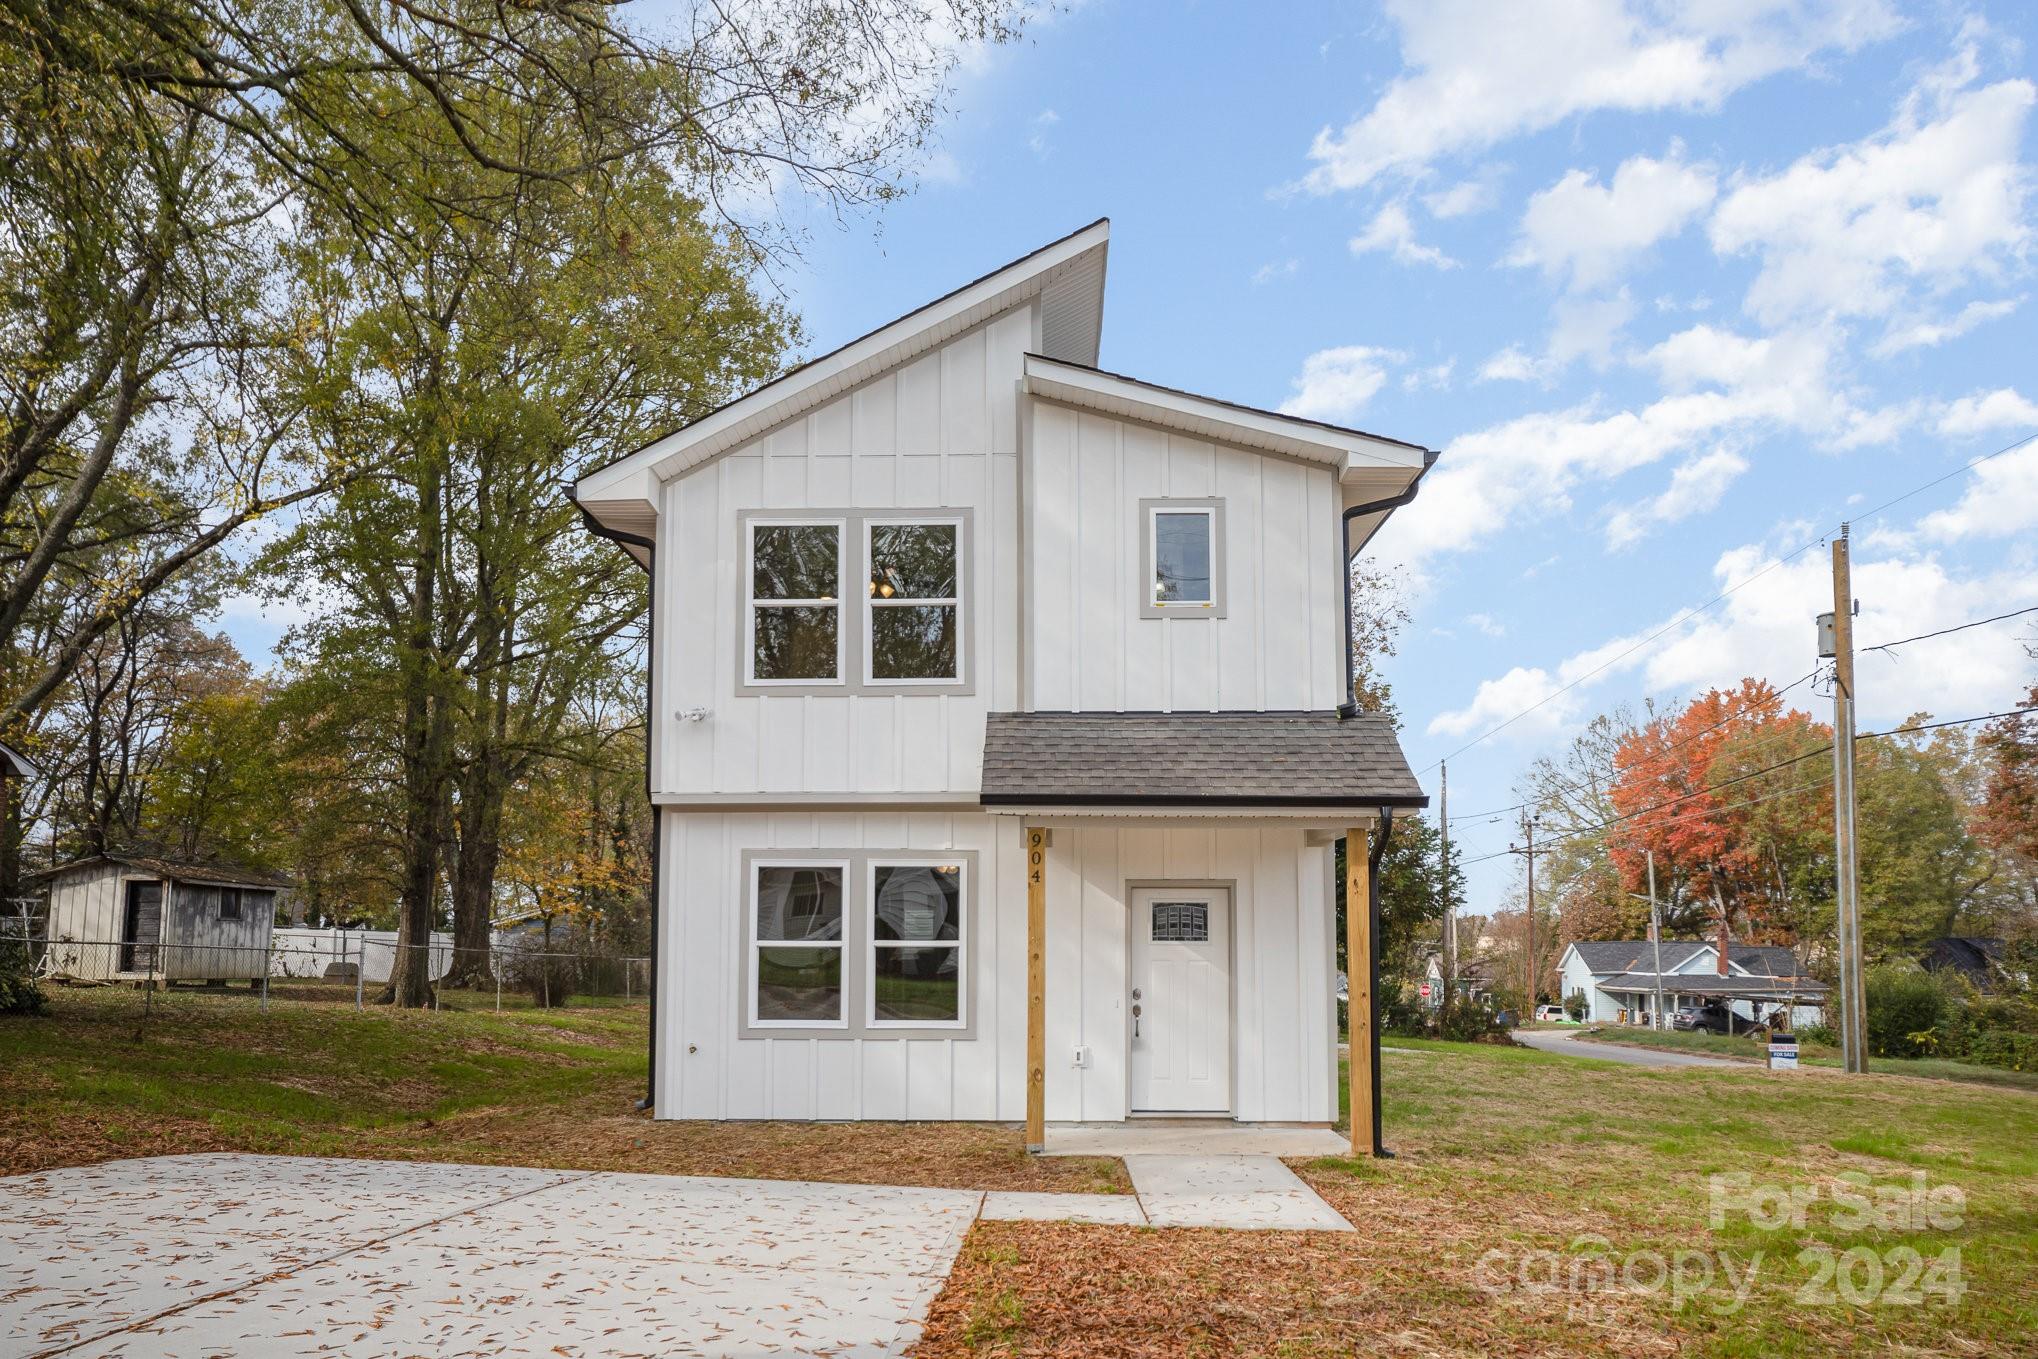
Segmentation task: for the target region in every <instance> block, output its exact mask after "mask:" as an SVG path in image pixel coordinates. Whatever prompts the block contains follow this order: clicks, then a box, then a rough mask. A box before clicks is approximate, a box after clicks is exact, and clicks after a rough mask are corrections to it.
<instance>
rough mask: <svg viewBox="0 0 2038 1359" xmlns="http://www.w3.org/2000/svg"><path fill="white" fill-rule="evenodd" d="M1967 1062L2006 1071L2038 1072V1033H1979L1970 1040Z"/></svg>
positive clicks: (1994, 1031) (1997, 1031)
mask: <svg viewBox="0 0 2038 1359" xmlns="http://www.w3.org/2000/svg"><path fill="white" fill-rule="evenodd" d="M1967 1060H1968V1061H1970V1062H1979V1063H1981V1064H1982V1065H1983V1066H1996V1067H2001V1068H2003V1069H2004V1070H2005V1071H2038V1033H2013V1032H2009V1031H2006V1030H1991V1031H1985V1032H1982V1033H1977V1034H1975V1035H1974V1036H1973V1037H1972V1038H1971V1039H1969V1040H1968V1045H1967Z"/></svg>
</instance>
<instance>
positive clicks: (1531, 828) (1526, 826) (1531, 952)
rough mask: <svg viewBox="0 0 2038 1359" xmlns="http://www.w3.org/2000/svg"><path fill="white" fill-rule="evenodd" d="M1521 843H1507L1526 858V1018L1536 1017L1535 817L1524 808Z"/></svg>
mask: <svg viewBox="0 0 2038 1359" xmlns="http://www.w3.org/2000/svg"><path fill="white" fill-rule="evenodd" d="M1521 830H1522V840H1523V842H1524V843H1523V844H1522V845H1509V846H1508V847H1507V848H1508V850H1509V852H1511V853H1514V854H1522V855H1526V856H1527V858H1528V915H1527V920H1526V922H1525V923H1526V924H1527V926H1528V959H1527V962H1528V1001H1527V1004H1528V1020H1527V1021H1526V1022H1528V1023H1533V1022H1535V1017H1536V818H1535V817H1533V816H1530V815H1529V814H1528V812H1527V810H1526V809H1524V810H1523V812H1522V816H1521Z"/></svg>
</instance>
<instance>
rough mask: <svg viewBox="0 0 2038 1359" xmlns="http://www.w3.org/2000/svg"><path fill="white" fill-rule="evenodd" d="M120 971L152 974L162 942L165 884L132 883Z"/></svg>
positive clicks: (123, 928)
mask: <svg viewBox="0 0 2038 1359" xmlns="http://www.w3.org/2000/svg"><path fill="white" fill-rule="evenodd" d="M120 940H121V947H120V970H121V971H122V972H151V971H154V970H155V966H156V945H157V944H159V943H161V942H162V940H163V884H162V883H160V882H140V881H135V880H130V881H129V882H128V884H127V909H126V910H125V912H123V914H122V917H121V930H120Z"/></svg>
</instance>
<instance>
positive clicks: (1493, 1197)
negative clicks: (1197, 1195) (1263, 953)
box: [919, 1038, 2038, 1359]
mask: <svg viewBox="0 0 2038 1359" xmlns="http://www.w3.org/2000/svg"><path fill="white" fill-rule="evenodd" d="M1389 1046H1390V1047H1392V1048H1398V1049H1404V1050H1405V1051H1401V1052H1393V1051H1390V1052H1388V1053H1387V1054H1386V1055H1385V1057H1384V1067H1383V1082H1382V1084H1383V1087H1384V1091H1385V1111H1384V1114H1385V1119H1384V1121H1385V1135H1386V1141H1387V1145H1388V1146H1389V1148H1391V1149H1392V1150H1393V1151H1394V1152H1395V1153H1396V1157H1395V1159H1393V1160H1391V1161H1373V1160H1370V1159H1365V1160H1351V1159H1349V1158H1346V1157H1327V1158H1324V1159H1322V1160H1317V1161H1311V1162H1301V1163H1297V1164H1296V1169H1297V1171H1298V1172H1299V1173H1300V1174H1301V1175H1302V1176H1303V1178H1305V1179H1306V1180H1308V1181H1309V1182H1310V1183H1311V1184H1312V1185H1314V1186H1315V1187H1316V1189H1317V1190H1318V1192H1320V1193H1321V1194H1323V1196H1324V1197H1325V1198H1326V1199H1327V1200H1329V1201H1330V1202H1331V1203H1332V1205H1333V1206H1335V1207H1336V1208H1337V1209H1338V1210H1339V1211H1340V1212H1342V1213H1344V1214H1345V1216H1346V1217H1347V1218H1348V1219H1350V1220H1351V1222H1352V1223H1353V1224H1354V1225H1356V1226H1357V1228H1358V1230H1357V1231H1356V1232H1354V1233H1351V1234H1349V1235H1322V1234H1314V1233H1272V1232H1245V1233H1231V1232H1210V1231H1180V1230H1176V1231H1164V1232H1152V1231H1149V1232H1133V1231H1129V1230H1127V1229H1123V1228H1108V1227H1087V1226H1078V1225H1073V1224H1059V1223H979V1224H978V1225H977V1227H976V1228H975V1229H974V1230H973V1231H972V1232H971V1235H970V1238H969V1240H968V1242H967V1243H966V1245H965V1247H964V1252H963V1257H962V1261H961V1263H960V1264H959V1266H958V1268H957V1270H956V1272H955V1274H954V1275H953V1276H951V1278H950V1281H949V1284H948V1286H947V1288H946V1289H945V1290H944V1292H943V1294H942V1297H941V1300H940V1302H939V1303H938V1304H937V1306H936V1309H935V1313H934V1316H933V1319H932V1321H931V1323H930V1327H929V1330H928V1334H927V1337H926V1339H925V1340H924V1342H923V1345H922V1349H921V1350H920V1351H919V1352H920V1353H921V1354H922V1355H923V1356H929V1357H932V1356H941V1357H943V1359H946V1357H947V1356H964V1355H981V1354H1007V1353H1010V1354H1025V1355H1054V1354H1066V1353H1077V1352H1097V1353H1108V1354H1113V1355H1121V1356H1154V1357H1155V1359H1158V1356H1162V1355H1174V1354H1208V1355H1245V1354H1277V1355H1286V1356H1323V1357H1324V1359H1329V1356H1333V1355H1350V1354H1354V1353H1356V1354H1412V1355H1431V1354H1566V1355H1588V1354H1589V1355H1622V1356H1626V1355H1662V1356H1673V1355H1675V1356H1684V1355H1704V1356H1748V1357H1749V1359H1753V1357H1755V1356H1772V1355H1775V1356H1799V1355H1870V1354H1874V1355H1881V1354H1911V1355H2004V1356H2008V1355H2029V1354H2032V1353H2034V1352H2038V1096H2033V1095H2031V1094H2027V1093H2024V1092H2022V1091H2018V1090H2012V1089H2003V1088H1991V1087H1986V1086H1979V1085H1966V1084H1955V1083H1951V1082H1944V1081H1927V1080H1912V1079H1904V1078H1901V1077H1892V1076H1883V1075H1871V1076H1866V1077H1845V1076H1841V1075H1839V1074H1837V1073H1833V1072H1829V1071H1824V1070H1818V1069H1812V1070H1805V1071H1797V1072H1770V1071H1766V1070H1763V1069H1761V1068H1758V1067H1754V1066H1750V1067H1748V1068H1746V1069H1745V1070H1744V1069H1738V1068H1737V1069H1712V1068H1680V1069H1674V1070H1656V1069H1651V1068H1643V1067H1636V1066H1625V1065H1615V1064H1612V1063H1605V1062H1594V1061H1585V1060H1580V1059H1578V1058H1574V1057H1565V1056H1559V1055H1550V1054H1544V1053H1541V1052H1536V1051H1533V1050H1530V1049H1526V1048H1518V1047H1502V1046H1493V1045H1486V1044H1477V1045H1472V1044H1452V1043H1435V1042H1428V1041H1424V1040H1417V1039H1400V1038H1397V1039H1394V1040H1392V1042H1391V1043H1390V1044H1389ZM1919 1174H1922V1175H1924V1176H1925V1177H1926V1179H1925V1181H1924V1184H1925V1186H1926V1192H1927V1193H1928V1194H1929V1193H1930V1192H1931V1191H1934V1190H1941V1189H1957V1190H1958V1191H1959V1193H1960V1196H1961V1205H1960V1209H1959V1212H1958V1221H1957V1222H1955V1221H1952V1220H1950V1219H1947V1218H1944V1217H1942V1218H1941V1219H1940V1220H1939V1221H1938V1222H1937V1223H1930V1222H1928V1223H1923V1224H1920V1225H1921V1227H1922V1229H1921V1230H1915V1231H1913V1230H1903V1229H1900V1228H1899V1227H1897V1226H1895V1225H1885V1226H1883V1227H1872V1226H1859V1225H1855V1224H1852V1223H1850V1222H1849V1221H1848V1218H1849V1216H1850V1215H1851V1214H1852V1211H1853V1210H1852V1209H1850V1208H1849V1207H1848V1206H1847V1205H1846V1204H1844V1203H1842V1202H1841V1201H1840V1200H1838V1199H1836V1197H1835V1193H1836V1191H1837V1192H1839V1193H1845V1194H1850V1195H1859V1194H1863V1193H1869V1194H1871V1195H1872V1193H1873V1192H1874V1191H1875V1190H1877V1189H1881V1190H1884V1191H1887V1192H1888V1193H1889V1194H1891V1195H1906V1194H1908V1193H1909V1192H1910V1191H1911V1189H1912V1187H1913V1185H1914V1181H1913V1180H1912V1177H1913V1176H1914V1175H1919ZM1716 1176H1718V1177H1732V1178H1728V1179H1721V1180H1717V1181H1716V1180H1715V1178H1714V1177H1716ZM1740 1177H1745V1179H1742V1178H1740ZM1716 1183H1717V1184H1719V1185H1721V1186H1722V1189H1723V1194H1724V1201H1723V1206H1725V1207H1726V1211H1725V1212H1724V1213H1723V1215H1722V1217H1721V1218H1720V1219H1719V1221H1718V1222H1717V1224H1715V1222H1714V1220H1713V1217H1712V1212H1711V1209H1712V1206H1713V1198H1712V1194H1713V1186H1714V1185H1715V1184H1716ZM1741 1186H1745V1188H1742V1187H1741ZM1762 1188H1770V1189H1773V1190H1774V1191H1775V1192H1776V1193H1777V1194H1779V1195H1781V1196H1782V1199H1781V1201H1784V1202H1787V1201H1788V1196H1789V1195H1791V1194H1793V1193H1795V1194H1798V1195H1800V1196H1802V1197H1805V1199H1806V1211H1805V1216H1804V1220H1803V1222H1802V1223H1801V1224H1797V1225H1793V1224H1791V1223H1790V1222H1788V1221H1785V1222H1783V1223H1782V1224H1781V1225H1779V1226H1777V1227H1776V1228H1775V1229H1773V1230H1771V1229H1767V1228H1765V1227H1763V1226H1761V1225H1758V1224H1757V1223H1756V1222H1755V1221H1753V1220H1752V1219H1751V1216H1750V1214H1749V1213H1748V1212H1747V1211H1745V1210H1744V1209H1743V1208H1741V1207H1738V1206H1734V1205H1736V1204H1739V1203H1742V1202H1745V1197H1744V1196H1745V1195H1746V1194H1747V1193H1749V1192H1751V1191H1755V1190H1758V1189H1762ZM1942 1208H1943V1205H1942ZM1948 1252H1957V1259H1958V1267H1957V1270H1956V1269H1953V1268H1952V1266H1951V1262H1952V1261H1953V1259H1954V1258H1955V1256H1953V1255H1949V1254H1947V1253H1948ZM1871 1257H1872V1258H1871ZM1914 1257H1915V1269H1916V1276H1915V1277H1914V1278H1912V1279H1911V1282H1912V1283H1917V1284H1924V1285H1926V1287H1924V1288H1921V1289H1916V1290H1911V1289H1906V1288H1898V1287H1896V1286H1897V1285H1900V1284H1902V1283H1903V1282H1904V1280H1905V1277H1906V1275H1907V1274H1909V1273H1910V1271H1911V1270H1912V1269H1913V1263H1914ZM1843 1261H1844V1262H1846V1263H1845V1266H1844V1267H1845V1268H1846V1269H1847V1270H1848V1271H1849V1276H1848V1278H1846V1279H1845V1280H1842V1279H1841V1278H1840V1270H1841V1268H1842V1263H1841V1262H1843ZM1654 1262H1661V1263H1662V1265H1663V1267H1664V1269H1665V1270H1666V1272H1667V1271H1670V1270H1679V1271H1681V1272H1682V1276H1683V1277H1684V1278H1685V1279H1686V1280H1687V1281H1688V1282H1690V1283H1692V1284H1693V1285H1694V1287H1692V1288H1691V1289H1690V1290H1689V1291H1687V1292H1686V1293H1685V1295H1684V1296H1683V1298H1682V1300H1681V1302H1680V1300H1679V1298H1678V1296H1677V1293H1676V1290H1673V1289H1672V1288H1671V1287H1670V1286H1669V1282H1668V1279H1667V1278H1666V1280H1665V1283H1664V1286H1663V1287H1661V1288H1657V1289H1652V1288H1649V1287H1647V1286H1646V1285H1649V1284H1651V1283H1652V1282H1653V1280H1654V1278H1655V1275H1654V1273H1653V1268H1652V1266H1653V1264H1654ZM1822 1262H1831V1264H1832V1273H1833V1277H1831V1278H1824V1277H1822V1272H1823V1271H1824V1270H1825V1268H1826V1265H1825V1264H1824V1263H1822ZM1935 1265H1937V1267H1938V1273H1937V1274H1933V1273H1931V1272H1930V1271H1931V1270H1932V1269H1933V1267H1934V1266H1935ZM1871 1268H1873V1269H1874V1270H1875V1271H1877V1272H1880V1273H1881V1274H1882V1276H1883V1278H1882V1284H1883V1285H1884V1286H1882V1287H1879V1288H1870V1287H1869V1286H1868V1285H1869V1284H1870V1276H1869V1271H1870V1269H1871ZM1630 1270H1632V1271H1634V1272H1632V1273H1628V1274H1624V1273H1623V1271H1630ZM1608 1271H1611V1273H1610V1274H1609V1273H1608ZM1624 1278H1627V1279H1631V1280H1633V1281H1637V1282H1639V1283H1640V1284H1641V1285H1644V1286H1643V1287H1639V1288H1636V1289H1633V1290H1629V1289H1627V1288H1624V1287H1621V1286H1620V1284H1621V1282H1622V1280H1623V1279H1624ZM1607 1279H1611V1281H1612V1282H1613V1284H1614V1285H1615V1286H1613V1287H1611V1288H1599V1289H1594V1288H1593V1287H1591V1285H1592V1284H1593V1283H1595V1282H1600V1281H1604V1280H1607ZM1934 1279H1940V1280H1941V1281H1944V1282H1951V1281H1953V1280H1956V1279H1957V1280H1958V1281H1959V1282H1960V1283H1961V1284H1963V1285H1964V1292H1963V1293H1962V1294H1961V1295H1960V1296H1959V1298H1958V1300H1957V1301H1956V1302H1952V1303H1950V1304H1948V1303H1946V1302H1943V1301H1941V1300H1940V1298H1939V1297H1938V1296H1936V1295H1935V1294H1934V1292H1933V1291H1932V1289H1931V1287H1930V1284H1931V1282H1932V1281H1933V1280H1934ZM1524 1280H1526V1282H1524ZM1574 1281H1575V1284H1574ZM1737 1281H1738V1282H1741V1283H1745V1285H1746V1287H1745V1291H1744V1292H1742V1293H1740V1294H1739V1295H1738V1296H1737V1292H1736V1287H1735V1283H1736V1282H1737ZM1701 1284H1702V1286H1698V1285H1701ZM1843 1288H1844V1289H1845V1290H1846V1291H1843ZM1912 1293H1915V1295H1916V1300H1915V1301H1907V1300H1906V1299H1907V1298H1909V1297H1910V1296H1911V1295H1912Z"/></svg>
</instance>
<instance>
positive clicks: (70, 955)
mask: <svg viewBox="0 0 2038 1359" xmlns="http://www.w3.org/2000/svg"><path fill="white" fill-rule="evenodd" d="M39 876H40V878H41V880H42V881H44V882H46V883H48V884H49V892H50V904H49V924H48V926H47V927H46V932H47V934H48V936H49V941H50V942H49V949H48V952H47V953H46V954H45V956H44V959H43V963H42V969H43V971H44V972H45V973H46V974H47V975H50V976H59V977H75V978H80V979H86V980H100V981H112V980H131V981H142V980H151V979H152V980H156V981H255V980H257V979H259V978H261V977H263V976H264V975H266V974H267V973H268V970H269V950H270V937H271V934H272V932H273V931H274V929H275V925H276V904H277V900H278V898H279V897H280V896H281V895H282V894H283V893H285V892H286V891H287V890H288V889H289V887H290V885H291V882H290V879H288V878H285V877H282V876H280V875H278V874H274V873H264V872H260V871H258V870H255V869H245V868H237V867H234V866H232V865H229V864H221V863H188V862H183V861H180V860H175V859H164V858H156V857H152V856H149V855H144V854H100V855H95V856H93V857H92V858H89V859H79V860H77V861H76V862H74V863H68V864H63V865H61V866H59V867H56V868H53V869H50V870H48V871H47V872H45V873H43V874H40V875H39Z"/></svg>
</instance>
